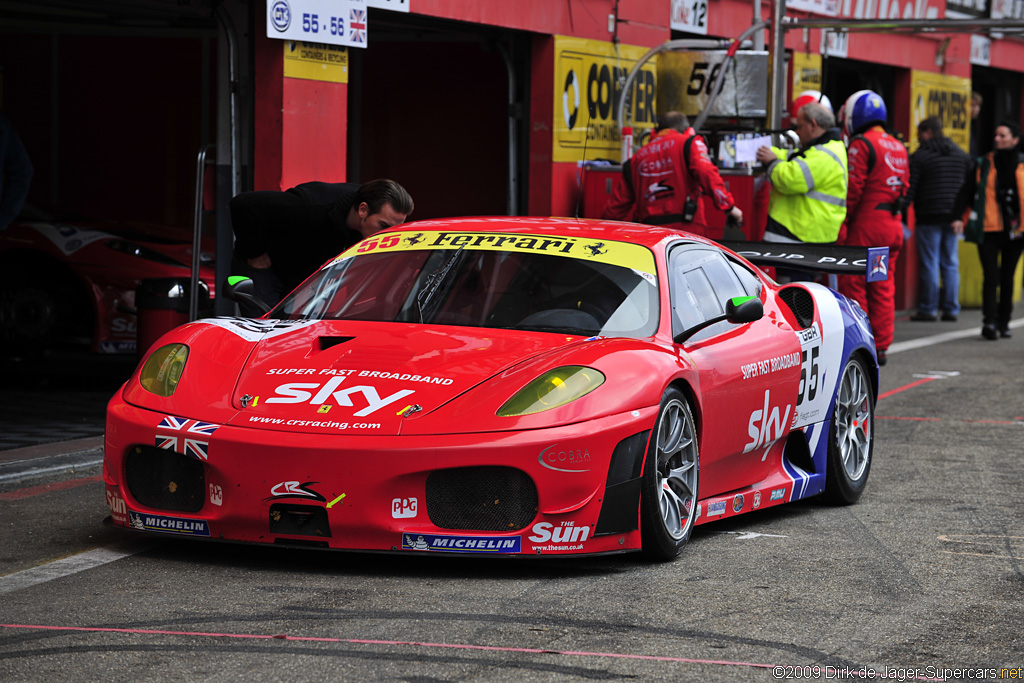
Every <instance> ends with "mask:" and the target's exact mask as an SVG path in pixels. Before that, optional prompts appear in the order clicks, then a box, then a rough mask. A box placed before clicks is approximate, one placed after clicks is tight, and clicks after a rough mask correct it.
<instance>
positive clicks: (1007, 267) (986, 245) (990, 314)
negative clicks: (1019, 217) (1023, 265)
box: [978, 232, 1024, 329]
mask: <svg viewBox="0 0 1024 683" xmlns="http://www.w3.org/2000/svg"><path fill="white" fill-rule="evenodd" d="M1022 252H1024V238H1020V239H1015V240H1011V239H1010V235H1009V233H1006V232H986V233H985V239H984V241H983V242H982V243H981V244H979V245H978V254H979V256H981V270H982V275H983V276H984V279H983V284H982V290H981V311H982V316H983V322H984V324H986V325H995V326H996V327H998V328H999V329H1006V327H1007V325H1009V324H1010V316H1011V315H1012V314H1013V294H1014V291H1013V273H1014V271H1016V270H1017V261H1019V260H1020V255H1021V253H1022ZM997 290H998V298H997V295H996V292H997Z"/></svg>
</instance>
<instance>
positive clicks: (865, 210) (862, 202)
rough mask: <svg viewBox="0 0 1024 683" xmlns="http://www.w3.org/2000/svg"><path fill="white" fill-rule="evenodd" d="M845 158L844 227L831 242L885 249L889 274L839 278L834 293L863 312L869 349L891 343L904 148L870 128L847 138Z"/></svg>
mask: <svg viewBox="0 0 1024 683" xmlns="http://www.w3.org/2000/svg"><path fill="white" fill-rule="evenodd" d="M847 156H848V158H849V163H850V183H849V188H848V189H847V195H846V224H845V225H844V226H843V228H842V230H840V232H839V239H838V240H837V244H849V245H854V246H861V247H889V274H888V275H889V276H888V278H887V279H885V280H880V281H878V282H867V281H866V280H865V279H864V277H863V276H854V275H840V276H839V291H840V292H842V293H843V294H845V295H846V296H848V297H850V298H851V299H853V300H855V301H856V302H857V303H858V304H860V307H861V308H863V309H864V311H865V312H866V313H867V314H868V320H870V321H871V329H872V330H873V331H874V334H875V347H876V348H877V349H878V350H880V351H884V350H886V349H888V348H889V344H891V343H892V335H893V323H894V320H895V318H896V281H895V278H894V273H895V270H896V257H897V256H898V255H899V251H900V247H902V246H903V219H902V215H901V211H902V208H903V198H904V197H905V196H906V193H907V188H908V187H909V184H910V160H909V157H908V156H907V148H906V147H904V145H903V142H902V141H900V140H899V139H898V138H896V137H894V136H892V135H889V134H888V133H887V132H886V131H885V129H884V128H882V126H878V125H876V126H873V127H871V128H869V129H868V130H867V131H865V132H864V133H862V134H860V135H855V136H854V137H853V138H851V139H850V143H849V147H848V150H847Z"/></svg>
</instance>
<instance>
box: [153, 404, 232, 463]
mask: <svg viewBox="0 0 1024 683" xmlns="http://www.w3.org/2000/svg"><path fill="white" fill-rule="evenodd" d="M218 426H219V425H215V424H211V423H209V422H200V421H199V420H186V419H185V418H182V417H174V416H173V415H167V416H165V417H164V419H163V420H161V421H160V424H159V425H157V428H156V447H157V448H163V449H165V450H169V451H174V452H175V453H181V454H182V455H186V456H188V457H190V458H195V459H196V460H209V459H210V442H209V441H200V440H199V439H198V438H190V437H193V436H194V437H200V436H205V437H207V438H209V437H210V435H212V434H213V433H214V432H215V431H217V427H218Z"/></svg>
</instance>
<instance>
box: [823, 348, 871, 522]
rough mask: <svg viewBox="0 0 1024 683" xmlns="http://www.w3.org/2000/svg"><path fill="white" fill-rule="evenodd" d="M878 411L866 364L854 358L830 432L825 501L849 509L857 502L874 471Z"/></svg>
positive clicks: (844, 378) (845, 374)
mask: <svg viewBox="0 0 1024 683" xmlns="http://www.w3.org/2000/svg"><path fill="white" fill-rule="evenodd" d="M874 439H875V410H874V401H873V399H872V393H871V380H870V379H868V373H867V369H866V368H865V366H864V362H863V361H862V360H860V359H859V358H850V359H849V360H848V361H846V367H845V368H843V375H842V378H841V379H840V381H839V395H838V396H837V397H836V407H835V411H834V414H833V416H832V428H831V430H830V431H829V440H828V463H827V465H826V468H825V469H826V473H825V498H826V499H828V500H829V501H830V502H833V503H837V504H840V505H848V504H850V503H855V502H857V499H858V498H860V495H861V494H862V493H864V486H865V485H866V484H867V481H868V473H869V472H870V471H871V450H872V446H873V444H874Z"/></svg>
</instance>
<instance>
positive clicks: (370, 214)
mask: <svg viewBox="0 0 1024 683" xmlns="http://www.w3.org/2000/svg"><path fill="white" fill-rule="evenodd" d="M229 206H230V208H231V226H232V228H233V229H234V231H235V263H234V264H233V270H234V272H235V274H237V275H245V276H247V277H250V278H252V281H253V285H254V286H255V290H256V297H257V298H259V299H261V300H262V301H263V302H264V303H266V304H269V305H271V306H273V305H274V304H276V303H277V302H278V301H280V300H281V298H282V297H283V296H284V295H285V294H287V293H288V292H290V291H291V290H293V289H295V287H297V286H298V285H299V284H300V283H301V282H302V281H303V280H305V279H306V278H307V277H309V276H310V275H312V274H313V273H314V271H316V269H317V268H319V267H320V266H321V265H323V264H324V262H326V261H327V259H329V258H331V257H333V256H336V255H338V254H339V253H341V252H342V251H344V250H345V249H348V248H349V247H350V246H352V245H353V244H355V243H356V242H358V241H359V240H361V239H363V238H364V237H369V236H370V235H373V234H374V233H377V232H379V231H381V230H383V229H384V228H389V227H391V226H393V225H398V224H400V223H404V222H405V219H406V217H407V216H408V215H409V214H410V213H412V210H413V201H412V197H410V196H409V193H408V192H406V190H405V188H403V187H402V186H401V185H399V184H398V183H396V182H395V181H394V180H387V179H381V180H372V181H370V182H368V183H366V184H365V185H359V184H357V183H321V182H310V183H303V184H301V185H296V186H295V187H293V188H291V189H289V190H285V191H284V192H273V191H263V192H243V193H242V194H240V195H238V196H236V197H234V198H232V200H231V202H230V204H229ZM243 313H248V314H253V312H252V311H247V310H244V309H243Z"/></svg>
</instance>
